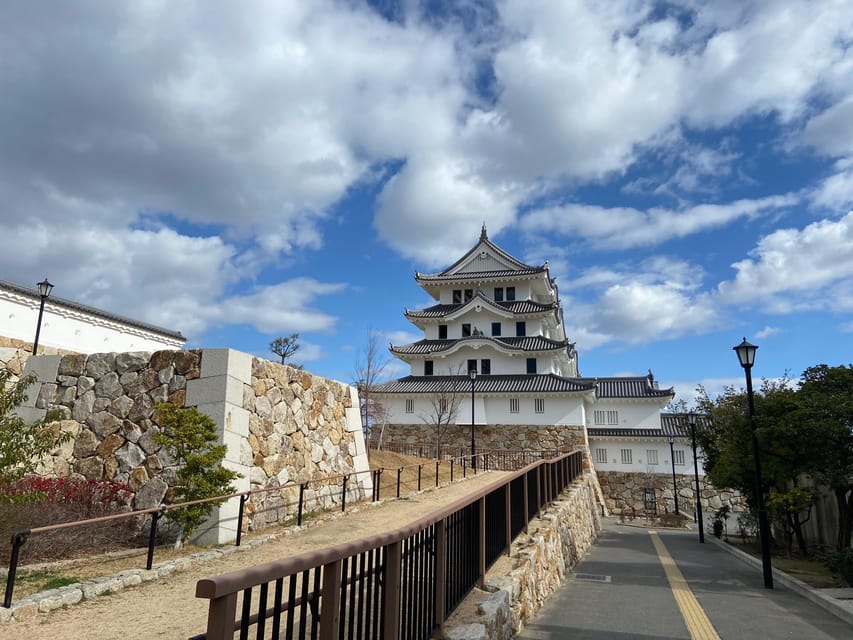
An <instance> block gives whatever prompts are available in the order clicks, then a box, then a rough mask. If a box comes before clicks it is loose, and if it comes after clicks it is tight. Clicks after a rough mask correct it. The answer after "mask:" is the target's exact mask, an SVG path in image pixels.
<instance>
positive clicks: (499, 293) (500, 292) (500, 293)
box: [495, 287, 504, 302]
mask: <svg viewBox="0 0 853 640" xmlns="http://www.w3.org/2000/svg"><path fill="white" fill-rule="evenodd" d="M503 301H504V288H503V287H495V302H503Z"/></svg>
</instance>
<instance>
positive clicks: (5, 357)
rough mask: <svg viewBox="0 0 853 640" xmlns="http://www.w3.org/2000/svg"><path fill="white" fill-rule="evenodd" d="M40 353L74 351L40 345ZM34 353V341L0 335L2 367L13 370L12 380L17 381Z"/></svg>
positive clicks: (0, 367) (68, 352)
mask: <svg viewBox="0 0 853 640" xmlns="http://www.w3.org/2000/svg"><path fill="white" fill-rule="evenodd" d="M39 353H40V354H45V355H56V354H63V355H64V354H70V353H73V352H72V351H65V350H62V349H55V348H53V347H45V346H40V347H39ZM31 355H33V343H32V342H24V341H23V340H16V339H15V338H7V337H6V336H0V369H8V370H9V371H11V372H12V378H11V381H12V382H17V381H18V380H19V379H20V377H21V373H22V372H23V371H24V365H26V363H27V359H28V358H29V357H30V356H31Z"/></svg>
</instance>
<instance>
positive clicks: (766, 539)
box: [732, 338, 773, 589]
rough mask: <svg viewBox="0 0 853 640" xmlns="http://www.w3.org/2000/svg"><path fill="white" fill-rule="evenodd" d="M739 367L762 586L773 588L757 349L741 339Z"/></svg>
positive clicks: (736, 350) (738, 351)
mask: <svg viewBox="0 0 853 640" xmlns="http://www.w3.org/2000/svg"><path fill="white" fill-rule="evenodd" d="M732 349H734V351H735V353H737V359H738V360H739V361H740V366H742V367H743V370H744V371H745V372H746V397H747V400H748V402H749V428H750V431H752V458H753V463H754V465H755V500H756V503H757V504H756V506H757V507H758V532H759V535H760V536H761V566H762V569H763V571H764V586H765V587H766V588H768V589H772V588H773V568H772V567H771V565H770V525H769V523H768V521H767V510H766V509H765V508H764V492H763V489H762V488H761V457H760V456H759V452H758V438H757V437H756V435H755V399H754V398H753V394H752V365H753V364H755V352H756V350H757V349H758V347H757V346H755V345H754V344H750V343H748V342H747V341H746V338H744V339H743V342H741V343H740V344H739V345H737V346H736V347H732Z"/></svg>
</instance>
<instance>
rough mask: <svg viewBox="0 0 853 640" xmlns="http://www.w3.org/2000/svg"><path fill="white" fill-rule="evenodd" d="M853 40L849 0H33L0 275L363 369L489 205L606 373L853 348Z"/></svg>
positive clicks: (1, 61) (3, 217)
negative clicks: (290, 340) (417, 276)
mask: <svg viewBox="0 0 853 640" xmlns="http://www.w3.org/2000/svg"><path fill="white" fill-rule="evenodd" d="M851 45H853V4H851V3H849V2H845V1H837V2H835V1H831V0H825V1H823V2H817V3H814V2H797V1H794V0H774V1H770V2H768V1H763V2H754V3H751V2H742V1H734V0H732V1H730V2H727V1H715V2H695V1H685V2H665V3H647V2H639V1H633V0H632V1H623V2H619V1H615V2H607V3H600V2H592V1H590V2H583V1H580V0H573V1H569V0H567V1H564V2H546V1H544V0H541V1H537V0H506V1H505V2H496V3H493V2H485V1H478V0H469V1H467V2H465V1H463V2H452V3H451V2H435V1H432V2H418V1H416V0H408V1H404V2H392V1H391V0H376V1H375V2H372V3H368V2H360V1H357V0H350V1H347V2H330V1H327V0H315V1H312V2H297V1H295V0H294V1H290V2H282V3H277V2H263V1H260V0H258V1H254V0H248V1H245V2H241V3H224V2H221V3H219V2H182V3H179V4H175V3H168V2H160V1H139V2H133V3H109V4H107V5H105V4H104V3H102V2H95V1H91V2H87V1H83V0H81V1H77V2H74V3H69V4H67V5H66V4H61V5H51V10H50V11H44V10H43V7H40V6H39V3H33V2H25V1H16V0H12V1H11V2H7V3H4V18H3V20H2V22H0V237H2V238H4V240H5V246H6V251H4V252H2V255H0V277H2V278H3V279H6V280H11V281H14V282H17V283H20V284H24V285H34V284H35V283H36V282H38V281H39V280H41V279H42V278H43V277H45V276H47V277H48V278H49V279H50V280H51V281H52V282H54V283H55V284H56V289H55V293H56V295H61V296H62V297H65V298H71V299H74V300H78V301H80V302H83V303H85V304H90V305H93V306H96V307H101V308H104V309H108V310H110V311H113V312H116V313H120V314H124V315H128V316H131V317H135V318H139V319H143V320H146V321H149V322H153V323H156V324H159V325H162V326H165V327H168V328H170V329H176V330H180V331H182V332H183V333H184V334H185V335H186V336H187V337H188V346H190V347H226V346H227V347H232V348H235V349H240V350H243V351H248V352H251V353H256V354H259V355H266V354H267V345H268V343H269V342H270V340H271V339H273V338H274V337H276V336H280V335H288V334H290V333H292V332H299V333H300V334H301V343H302V349H301V351H300V352H299V354H298V356H297V358H296V360H298V361H300V362H302V363H304V365H305V367H306V368H307V369H308V370H310V371H312V372H315V373H318V374H321V375H326V376H329V377H334V378H337V379H340V380H344V381H350V380H352V379H353V377H354V369H355V361H356V357H357V354H358V352H359V351H360V350H363V349H364V347H365V345H366V342H367V335H368V332H369V331H370V330H372V331H374V332H375V333H376V334H377V336H378V340H379V342H380V343H381V344H383V345H384V344H387V343H389V342H392V343H396V344H400V343H404V342H407V341H410V340H414V339H416V338H417V332H416V331H415V328H414V327H413V326H412V325H410V324H409V323H407V322H406V320H405V318H404V317H403V311H404V309H405V308H406V307H409V308H413V307H418V306H424V305H426V304H429V303H430V300H429V299H428V298H427V297H426V296H425V295H424V294H423V293H422V292H421V291H420V289H419V288H418V287H417V286H416V285H415V283H414V280H413V275H414V273H415V272H416V271H423V272H431V271H437V270H440V269H441V268H443V267H445V266H447V265H448V264H450V263H452V262H453V261H455V260H456V259H457V258H458V257H459V256H460V255H461V254H462V253H463V252H464V251H466V250H467V249H468V248H470V247H471V246H472V245H473V244H474V243H475V242H476V240H477V238H478V236H479V230H480V227H481V225H482V224H483V223H485V224H486V226H487V228H488V231H489V236H490V237H491V239H492V240H493V241H494V242H496V243H497V244H499V245H500V246H502V247H503V248H504V249H506V250H507V251H509V252H510V253H512V254H514V255H516V256H517V257H519V258H521V259H523V260H525V261H527V262H530V263H534V264H541V263H542V262H544V261H545V260H548V261H549V264H550V267H551V273H552V275H554V276H555V277H556V278H557V282H558V285H559V288H560V295H561V299H562V302H563V306H564V310H565V318H566V321H567V333H568V335H569V338H570V339H572V340H575V341H576V343H577V347H578V350H579V352H580V367H581V372H582V373H583V374H584V375H595V376H604V375H622V374H645V373H646V372H647V370H649V369H651V370H652V371H653V372H654V373H655V376H656V377H657V379H658V380H659V381H660V382H661V384H663V385H665V386H670V385H673V386H675V387H676V389H677V390H678V391H679V392H680V394H682V396H683V397H685V398H686V399H687V400H688V401H689V400H690V397H691V395H692V389H693V388H694V387H695V386H696V384H698V383H702V384H705V385H706V386H707V387H708V388H709V389H710V390H712V391H713V390H717V389H720V388H721V386H722V385H724V384H736V385H741V384H742V379H743V377H742V371H741V370H740V368H739V367H738V365H737V362H736V359H735V356H734V353H733V352H732V350H731V347H732V346H733V345H735V344H737V343H738V342H740V340H741V338H742V337H743V336H746V337H747V338H748V339H749V340H750V341H752V342H754V343H756V344H758V345H759V346H760V349H759V351H758V359H757V363H756V367H755V375H757V376H759V377H771V378H775V377H779V376H782V375H784V374H785V372H789V373H790V374H791V375H792V376H794V377H797V376H799V374H800V373H801V372H802V370H803V369H805V368H806V367H808V366H810V365H813V364H818V363H827V364H830V365H837V364H848V363H850V362H851V361H853V357H851V348H850V344H851V342H853V340H851V338H853V317H851V316H853V211H851V210H853V46H851ZM43 339H44V340H47V336H44V337H43ZM388 371H389V373H391V374H395V375H402V374H404V373H406V371H405V369H403V368H394V367H390V368H389V370H388Z"/></svg>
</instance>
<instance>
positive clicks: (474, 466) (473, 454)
mask: <svg viewBox="0 0 853 640" xmlns="http://www.w3.org/2000/svg"><path fill="white" fill-rule="evenodd" d="M468 376H470V378H471V468H472V469H474V470H475V471H476V470H477V450H476V446H475V444H474V382H475V381H476V380H477V370H476V369H471V370H470V371H469V372H468Z"/></svg>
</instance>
